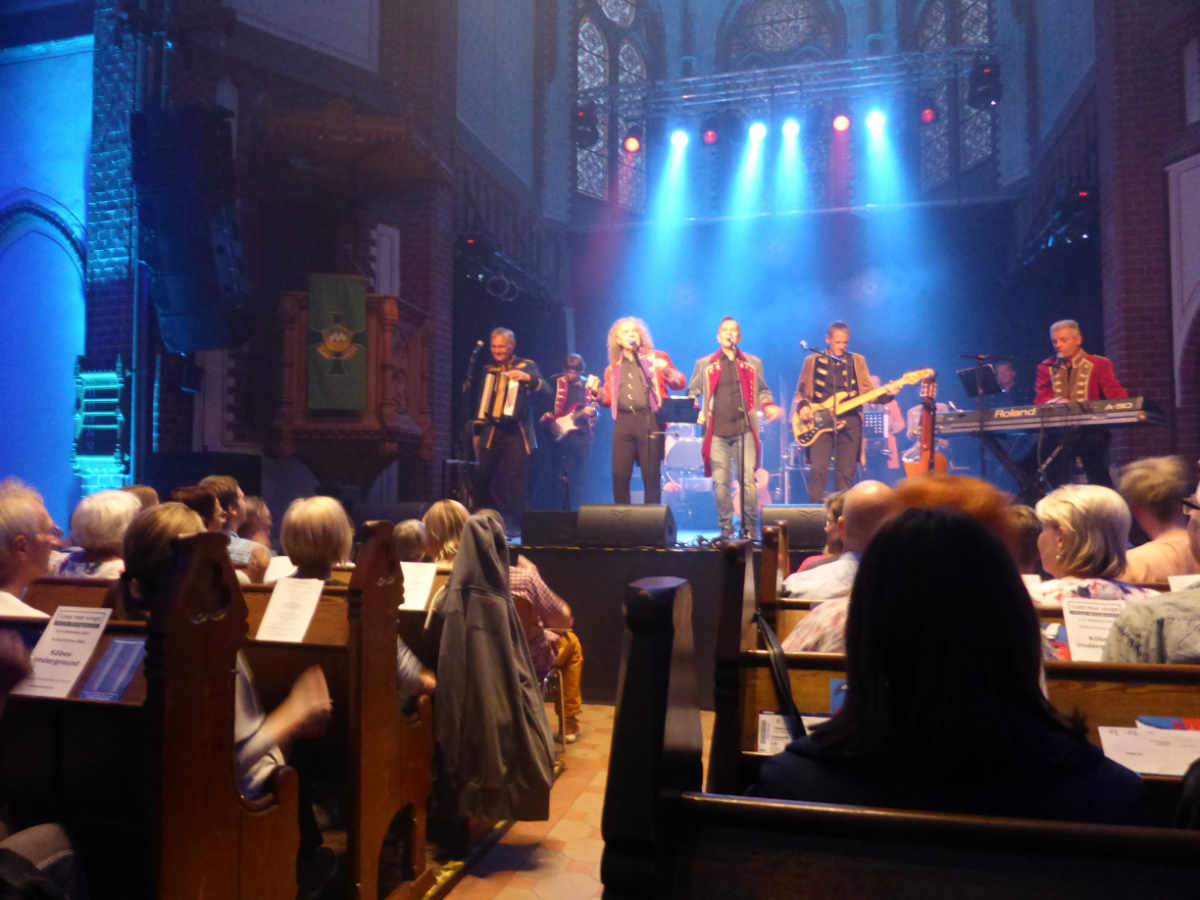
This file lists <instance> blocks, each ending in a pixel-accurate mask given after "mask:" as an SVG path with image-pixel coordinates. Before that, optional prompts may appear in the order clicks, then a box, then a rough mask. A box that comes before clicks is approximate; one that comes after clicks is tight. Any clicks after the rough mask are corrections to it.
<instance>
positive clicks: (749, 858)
mask: <svg viewBox="0 0 1200 900" xmlns="http://www.w3.org/2000/svg"><path fill="white" fill-rule="evenodd" d="M731 549H733V550H736V549H737V548H731ZM735 557H736V554H735ZM735 562H736V559H735ZM731 568H733V569H735V570H736V568H737V565H736V564H735V565H733V566H732V567H731ZM736 575H737V573H736V571H735V572H733V573H731V575H730V578H729V582H730V583H733V582H735V581H736ZM624 614H625V622H626V626H627V631H626V640H625V643H624V652H623V654H622V660H621V668H620V697H619V700H618V705H617V711H616V716H615V719H614V723H613V745H612V752H611V754H610V757H609V770H608V781H607V787H606V792H605V801H604V814H603V824H602V828H603V833H604V839H605V847H604V855H603V858H602V861H601V878H602V880H603V881H604V885H605V897H609V898H623V897H656V898H658V897H668V898H673V897H679V898H700V900H703V898H709V897H712V898H722V900H724V898H734V900H741V898H747V900H748V898H775V897H789V898H800V900H805V898H821V900H832V898H845V897H887V898H954V900H960V898H961V900H1000V898H1010V897H1023V898H1071V900H1085V898H1086V900H1094V898H1096V897H1140V896H1152V897H1156V898H1157V897H1171V898H1174V897H1193V896H1195V895H1196V886H1197V884H1200V835H1198V834H1196V833H1195V832H1178V831H1171V830H1167V829H1155V828H1132V827H1119V826H1103V825H1085V824H1074V823H1064V822H1049V821H1037V820H1026V819H1000V818H989V817H983V816H970V815H949V814H937V813H917V812H902V811H896V810H887V809H877V808H868V807H853V806H842V805H836V804H823V803H798V802H792V801H784V800H755V799H750V798H746V797H738V796H729V795H720V794H713V793H700V792H699V785H700V744H701V737H700V725H699V714H698V711H697V708H696V706H695V702H694V699H695V694H696V691H695V671H694V653H693V646H692V634H691V628H690V622H691V592H690V589H689V586H688V585H687V584H686V583H683V582H680V580H679V579H665V578H664V579H643V580H642V581H639V582H635V583H634V584H632V585H630V590H629V593H628V595H627V596H626V599H625V606H624ZM710 783H711V777H710Z"/></svg>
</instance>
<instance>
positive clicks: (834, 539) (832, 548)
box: [793, 491, 846, 574]
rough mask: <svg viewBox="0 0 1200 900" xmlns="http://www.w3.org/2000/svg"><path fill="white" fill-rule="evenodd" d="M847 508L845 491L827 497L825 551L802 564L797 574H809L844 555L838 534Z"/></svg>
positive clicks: (840, 537) (835, 492)
mask: <svg viewBox="0 0 1200 900" xmlns="http://www.w3.org/2000/svg"><path fill="white" fill-rule="evenodd" d="M845 506H846V492H845V491H834V492H833V493H832V494H826V495H825V549H824V550H823V551H821V552H820V553H815V554H813V555H812V556H810V557H808V558H807V559H806V560H804V562H802V563H800V566H799V568H797V569H796V571H797V572H807V571H808V570H809V569H813V568H816V567H817V566H822V565H824V564H825V563H828V562H833V561H834V560H835V559H837V558H838V557H839V556H841V555H842V549H843V547H842V536H841V534H840V533H839V532H838V520H839V519H841V517H842V510H843V509H844V508H845ZM793 574H794V573H793Z"/></svg>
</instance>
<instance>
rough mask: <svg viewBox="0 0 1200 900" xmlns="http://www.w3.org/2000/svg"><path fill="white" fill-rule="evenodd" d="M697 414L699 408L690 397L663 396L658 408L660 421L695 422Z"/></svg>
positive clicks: (698, 413) (698, 414)
mask: <svg viewBox="0 0 1200 900" xmlns="http://www.w3.org/2000/svg"><path fill="white" fill-rule="evenodd" d="M699 416H700V410H699V409H697V408H696V401H695V400H693V399H692V398H691V397H664V398H663V402H662V406H661V407H659V410H658V420H659V421H660V422H695V421H696V419H697V418H698V417H699Z"/></svg>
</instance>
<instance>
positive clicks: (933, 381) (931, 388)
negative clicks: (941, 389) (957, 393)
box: [921, 372, 937, 400]
mask: <svg viewBox="0 0 1200 900" xmlns="http://www.w3.org/2000/svg"><path fill="white" fill-rule="evenodd" d="M921 399H922V400H936V399H937V373H936V372H934V373H933V374H932V375H926V376H925V377H924V378H922V379H921Z"/></svg>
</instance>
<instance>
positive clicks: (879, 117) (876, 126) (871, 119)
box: [867, 109, 887, 132]
mask: <svg viewBox="0 0 1200 900" xmlns="http://www.w3.org/2000/svg"><path fill="white" fill-rule="evenodd" d="M886 122H887V117H886V116H885V115H884V114H883V113H882V112H880V111H879V110H877V109H873V110H871V111H870V112H869V113H867V127H868V128H869V129H871V131H874V132H880V131H882V130H883V126H884V124H885V123H886Z"/></svg>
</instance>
